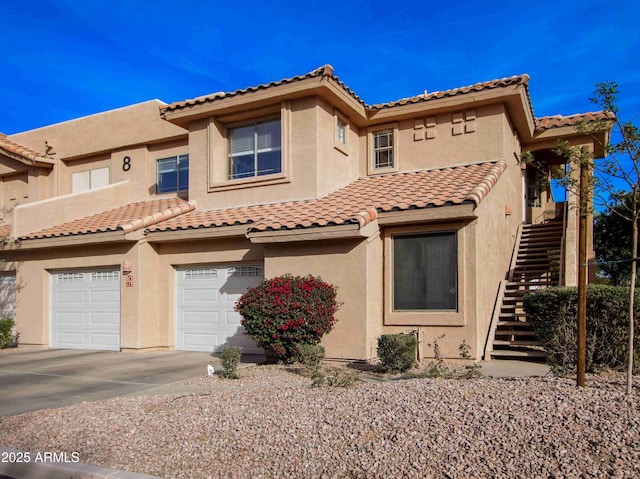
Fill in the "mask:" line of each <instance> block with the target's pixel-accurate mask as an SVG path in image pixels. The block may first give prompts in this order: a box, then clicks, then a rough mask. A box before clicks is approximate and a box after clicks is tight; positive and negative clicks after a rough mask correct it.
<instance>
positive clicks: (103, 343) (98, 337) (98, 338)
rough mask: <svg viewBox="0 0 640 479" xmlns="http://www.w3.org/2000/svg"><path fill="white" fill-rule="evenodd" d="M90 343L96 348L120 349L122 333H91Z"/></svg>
mask: <svg viewBox="0 0 640 479" xmlns="http://www.w3.org/2000/svg"><path fill="white" fill-rule="evenodd" d="M89 343H90V344H91V346H93V347H95V348H96V349H114V348H117V349H120V335H119V334H113V333H112V334H106V333H105V334H103V333H90V334H89Z"/></svg>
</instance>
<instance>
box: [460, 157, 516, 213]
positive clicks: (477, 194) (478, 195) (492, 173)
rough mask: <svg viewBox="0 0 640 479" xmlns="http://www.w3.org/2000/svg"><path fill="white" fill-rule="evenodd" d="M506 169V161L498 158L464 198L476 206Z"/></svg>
mask: <svg viewBox="0 0 640 479" xmlns="http://www.w3.org/2000/svg"><path fill="white" fill-rule="evenodd" d="M506 169H507V162H506V161H505V160H504V159H500V160H498V161H497V162H496V163H495V165H494V166H493V167H492V168H491V169H490V170H489V172H488V173H487V174H486V176H485V177H484V178H483V179H482V180H480V182H479V183H478V184H477V185H476V186H475V188H473V190H471V191H470V192H469V194H468V195H467V196H466V197H465V200H470V201H473V202H474V203H475V204H476V206H478V205H479V204H480V202H481V201H482V200H483V198H484V197H485V196H487V195H488V194H489V192H490V191H491V188H493V186H494V185H495V184H496V182H497V181H498V178H500V175H502V173H503V172H504V171H505V170H506Z"/></svg>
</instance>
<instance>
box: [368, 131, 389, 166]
mask: <svg viewBox="0 0 640 479" xmlns="http://www.w3.org/2000/svg"><path fill="white" fill-rule="evenodd" d="M393 166H394V165H393V128H386V129H384V130H377V131H374V132H373V167H374V168H393Z"/></svg>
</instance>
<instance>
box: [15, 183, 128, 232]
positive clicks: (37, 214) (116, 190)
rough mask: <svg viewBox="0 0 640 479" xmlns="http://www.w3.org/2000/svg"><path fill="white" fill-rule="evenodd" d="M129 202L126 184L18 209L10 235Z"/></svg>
mask: <svg viewBox="0 0 640 479" xmlns="http://www.w3.org/2000/svg"><path fill="white" fill-rule="evenodd" d="M130 198H131V196H130V184H129V182H127V181H125V182H121V183H116V184H112V185H109V186H105V187H103V188H98V189H95V190H89V191H85V192H83V193H78V194H74V195H65V196H57V197H55V198H50V199H46V200H41V201H37V202H33V203H28V204H25V205H20V206H17V207H16V208H15V209H14V210H13V235H14V236H15V237H16V238H18V237H21V236H25V235H27V234H29V233H33V232H36V231H40V230H43V229H45V228H49V227H51V226H55V225H60V224H63V223H66V222H67V221H71V220H75V219H78V218H83V217H85V216H89V215H92V214H95V213H99V212H102V211H106V210H109V209H111V208H116V207H118V206H123V205H126V204H127V203H129V202H130Z"/></svg>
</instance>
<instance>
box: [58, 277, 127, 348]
mask: <svg viewBox="0 0 640 479" xmlns="http://www.w3.org/2000/svg"><path fill="white" fill-rule="evenodd" d="M51 347H52V348H72V349H107V350H113V351H119V350H120V271H118V270H99V271H61V272H57V273H52V274H51Z"/></svg>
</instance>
